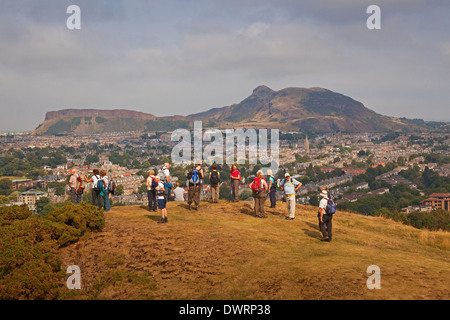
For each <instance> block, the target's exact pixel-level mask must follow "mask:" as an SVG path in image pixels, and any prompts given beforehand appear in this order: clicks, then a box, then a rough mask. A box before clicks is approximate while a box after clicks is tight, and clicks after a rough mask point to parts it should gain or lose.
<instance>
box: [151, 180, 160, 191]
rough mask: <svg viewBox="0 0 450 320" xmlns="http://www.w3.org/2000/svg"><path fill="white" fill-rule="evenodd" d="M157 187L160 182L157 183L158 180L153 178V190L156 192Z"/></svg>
mask: <svg viewBox="0 0 450 320" xmlns="http://www.w3.org/2000/svg"><path fill="white" fill-rule="evenodd" d="M157 186H158V182H156V180H155V179H153V178H152V189H151V190H156V187H157Z"/></svg>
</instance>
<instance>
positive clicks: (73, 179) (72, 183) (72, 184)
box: [69, 169, 78, 204]
mask: <svg viewBox="0 0 450 320" xmlns="http://www.w3.org/2000/svg"><path fill="white" fill-rule="evenodd" d="M70 173H71V176H70V178H69V188H70V200H71V201H72V203H73V204H77V203H78V195H77V179H78V175H77V173H76V171H75V169H72V170H71V171H70Z"/></svg>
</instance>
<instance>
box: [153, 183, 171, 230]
mask: <svg viewBox="0 0 450 320" xmlns="http://www.w3.org/2000/svg"><path fill="white" fill-rule="evenodd" d="M155 182H156V183H157V186H156V188H155V190H156V201H157V202H158V208H159V209H160V210H161V220H160V221H158V223H167V222H168V220H167V207H166V206H167V192H166V188H164V183H163V182H162V181H161V180H160V179H159V177H158V176H156V177H155Z"/></svg>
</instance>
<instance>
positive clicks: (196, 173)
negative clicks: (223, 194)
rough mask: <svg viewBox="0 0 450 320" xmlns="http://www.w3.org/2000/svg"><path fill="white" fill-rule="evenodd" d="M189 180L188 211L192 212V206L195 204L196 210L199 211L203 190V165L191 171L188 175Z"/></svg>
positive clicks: (198, 165)
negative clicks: (201, 191)
mask: <svg viewBox="0 0 450 320" xmlns="http://www.w3.org/2000/svg"><path fill="white" fill-rule="evenodd" d="M187 178H188V186H189V191H188V205H189V207H188V209H189V210H191V204H192V202H194V204H195V207H194V209H195V210H198V206H199V204H200V190H201V180H202V179H203V169H202V166H201V164H197V165H196V166H195V167H192V169H191V171H190V172H189V173H188V175H187Z"/></svg>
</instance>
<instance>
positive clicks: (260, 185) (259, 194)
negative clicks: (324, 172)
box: [69, 163, 336, 241]
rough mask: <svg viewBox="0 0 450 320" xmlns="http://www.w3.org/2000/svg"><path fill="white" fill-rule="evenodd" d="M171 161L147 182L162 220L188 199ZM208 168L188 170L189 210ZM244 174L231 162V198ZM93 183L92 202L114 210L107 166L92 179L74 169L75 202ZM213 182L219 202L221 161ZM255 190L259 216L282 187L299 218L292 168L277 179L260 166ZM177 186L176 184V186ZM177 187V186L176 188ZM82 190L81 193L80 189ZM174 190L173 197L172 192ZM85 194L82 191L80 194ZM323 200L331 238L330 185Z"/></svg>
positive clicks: (322, 224)
mask: <svg viewBox="0 0 450 320" xmlns="http://www.w3.org/2000/svg"><path fill="white" fill-rule="evenodd" d="M169 168H170V165H169V163H165V164H164V166H163V167H162V168H161V169H160V170H158V172H157V173H156V172H155V171H154V170H149V171H148V177H147V179H146V182H145V185H146V187H147V196H148V208H149V210H150V211H155V212H156V211H157V208H158V209H160V210H161V220H160V221H159V222H158V223H167V222H168V219H167V201H169V199H170V200H174V201H186V200H185V199H184V192H185V191H184V189H183V188H181V187H180V184H179V183H178V182H176V183H175V186H174V185H173V184H172V178H171V175H170V171H169ZM204 178H205V172H204V170H203V169H202V166H201V164H200V163H198V164H195V165H194V166H192V167H191V169H190V170H189V171H188V172H187V174H186V186H187V188H188V197H187V204H188V210H192V209H195V210H198V208H199V205H200V195H201V190H202V184H203V179H204ZM240 181H241V174H240V172H239V170H238V169H237V166H236V165H232V166H231V170H230V196H231V202H238V201H239V188H240ZM90 182H92V183H93V188H92V204H93V205H95V206H97V207H99V208H101V207H102V205H101V199H103V209H104V210H105V211H109V210H110V202H109V194H110V193H113V192H114V186H111V184H112V182H111V180H110V179H109V178H108V176H107V175H106V172H105V171H104V170H100V171H99V170H98V169H94V170H93V175H92V177H91V178H90V179H88V178H87V177H86V176H78V175H76V172H75V171H74V170H73V171H72V175H71V177H70V179H69V186H70V189H71V199H72V202H73V203H75V204H76V203H79V202H81V195H82V193H83V191H82V190H83V189H84V186H85V184H86V183H90ZM209 182H210V191H211V202H212V203H218V202H219V190H220V182H221V177H220V172H219V171H218V166H217V164H215V163H214V164H213V165H212V166H211V169H210V171H209ZM248 186H249V188H250V190H251V191H252V198H253V202H252V208H253V209H254V214H255V216H256V217H260V218H265V217H267V215H266V213H265V210H264V205H265V201H266V199H267V198H269V199H270V208H275V207H276V202H277V199H276V191H277V188H279V189H280V190H281V191H282V192H283V198H284V200H285V202H286V207H287V211H288V215H287V216H286V219H287V220H294V219H295V204H296V201H295V195H296V192H297V190H298V189H299V188H300V187H301V186H302V183H301V182H299V181H297V180H296V179H294V178H293V177H291V176H290V174H289V173H288V172H286V173H285V174H284V179H282V180H277V179H275V177H274V175H273V172H272V171H271V170H270V169H269V170H268V171H267V179H266V177H265V176H264V174H263V171H261V170H258V172H257V173H256V176H255V178H254V179H253V181H252V182H251V183H250V184H249V185H248ZM174 187H175V188H174ZM172 189H173V190H172ZM79 190H81V193H80V191H79ZM172 192H173V195H174V196H173V197H172V196H171V195H172ZM80 194H81V195H80ZM320 197H321V201H320V203H319V212H318V215H317V217H318V222H319V229H320V231H321V233H322V236H323V237H322V239H321V240H323V241H331V239H332V218H333V214H334V212H335V210H336V206H335V205H334V202H333V200H332V199H331V197H330V194H329V192H328V190H327V187H326V186H323V187H321V193H320Z"/></svg>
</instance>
